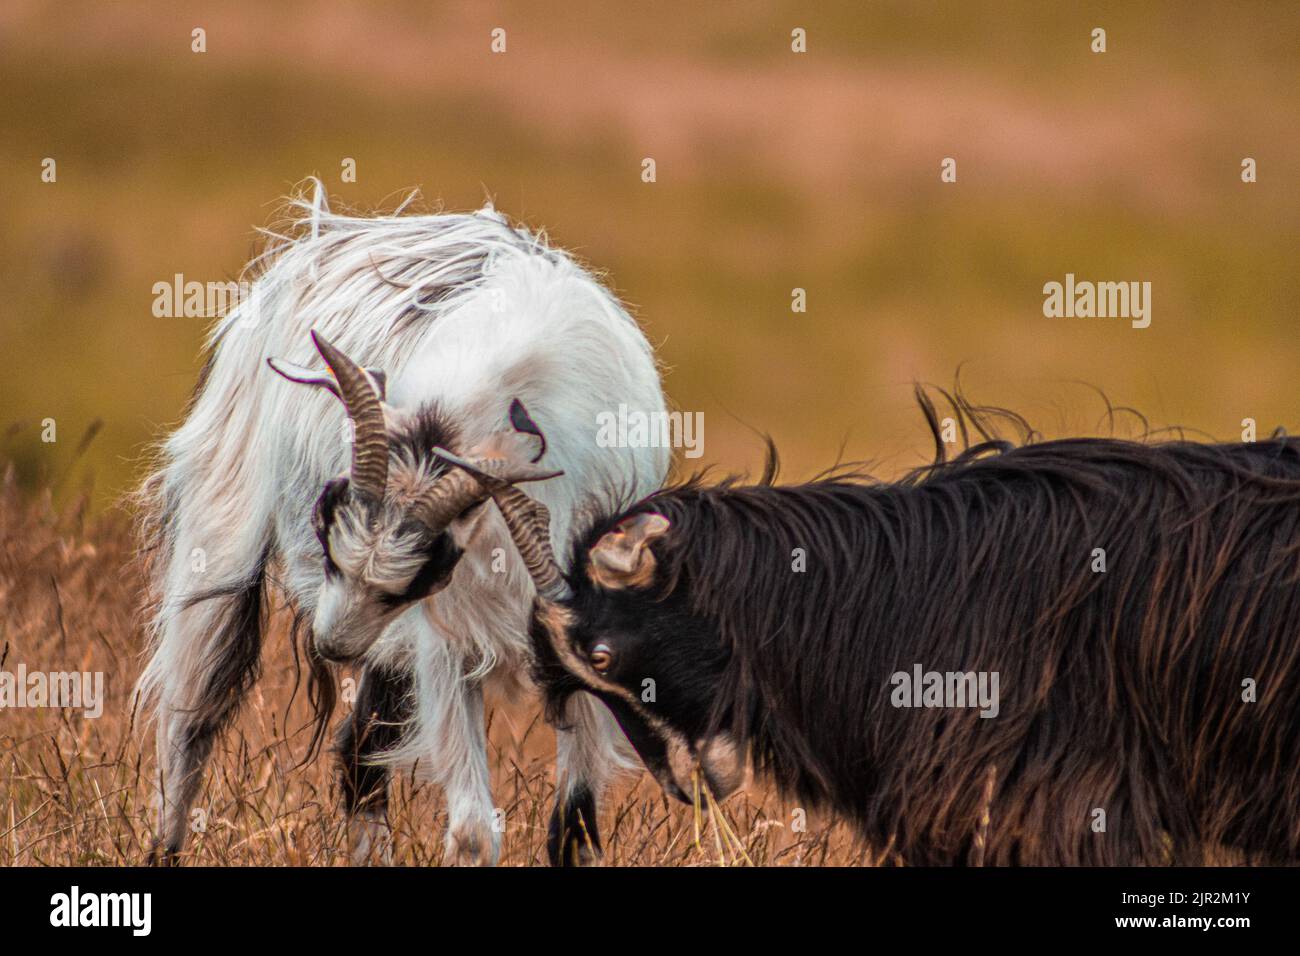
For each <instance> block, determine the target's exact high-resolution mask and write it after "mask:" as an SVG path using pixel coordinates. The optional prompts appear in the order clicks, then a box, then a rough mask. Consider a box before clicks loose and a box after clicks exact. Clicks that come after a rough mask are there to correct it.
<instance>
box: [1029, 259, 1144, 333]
mask: <svg viewBox="0 0 1300 956" xmlns="http://www.w3.org/2000/svg"><path fill="white" fill-rule="evenodd" d="M1043 315H1045V316H1047V318H1049V319H1061V318H1066V319H1074V318H1080V319H1092V318H1097V319H1132V325H1133V328H1135V329H1145V328H1146V327H1147V326H1149V325H1150V324H1151V283H1150V282H1089V281H1086V280H1084V281H1076V280H1075V278H1074V273H1073V272H1067V273H1066V274H1065V282H1055V281H1053V282H1048V283H1047V284H1046V285H1044V286H1043Z"/></svg>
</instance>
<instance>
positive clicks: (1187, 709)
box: [534, 395, 1300, 865]
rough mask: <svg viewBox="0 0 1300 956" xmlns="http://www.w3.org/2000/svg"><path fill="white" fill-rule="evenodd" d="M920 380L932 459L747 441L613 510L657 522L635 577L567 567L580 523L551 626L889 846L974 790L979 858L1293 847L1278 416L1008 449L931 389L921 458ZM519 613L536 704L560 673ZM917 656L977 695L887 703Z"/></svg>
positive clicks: (1291, 617)
mask: <svg viewBox="0 0 1300 956" xmlns="http://www.w3.org/2000/svg"><path fill="white" fill-rule="evenodd" d="M920 400H921V405H922V409H923V411H924V413H925V415H926V418H927V421H928V423H929V425H930V428H931V431H932V432H933V434H934V437H935V442H936V448H937V449H938V450H939V453H938V454H937V455H936V461H935V463H934V464H932V465H930V466H927V467H925V468H922V469H919V470H917V471H916V472H914V473H912V474H910V475H908V476H907V477H905V478H904V479H902V480H901V481H898V482H895V483H888V484H885V483H876V482H873V481H872V480H870V479H869V478H866V477H865V476H862V475H858V474H851V473H840V474H832V475H829V476H827V477H825V478H823V479H821V480H816V481H813V482H811V483H808V484H802V485H791V486H779V485H775V484H774V483H773V480H774V478H775V472H776V461H775V456H774V454H773V455H772V457H771V459H770V462H769V468H768V471H767V473H766V474H765V475H764V480H763V481H762V482H760V483H759V484H757V485H749V486H742V485H740V484H738V483H736V482H735V481H734V480H732V481H727V482H723V483H721V484H714V485H707V484H705V483H703V482H701V481H699V480H691V481H688V482H687V483H685V484H682V485H679V486H676V487H672V488H669V489H667V490H665V491H662V492H660V493H658V494H656V495H654V496H653V497H652V498H650V499H648V500H647V501H645V502H643V503H641V504H639V505H637V506H635V507H634V508H632V509H631V511H630V512H628V513H635V512H638V511H655V512H659V513H661V514H663V515H665V516H667V517H668V518H669V519H670V521H671V522H672V527H671V529H670V531H669V532H668V534H667V535H666V536H665V537H663V538H661V539H659V540H657V541H656V542H655V543H654V545H653V547H652V550H653V553H654V554H655V557H656V559H657V571H656V577H655V581H654V583H653V585H652V586H651V587H650V588H649V589H645V590H631V591H628V590H624V591H610V590H604V589H602V588H599V587H597V586H595V585H594V584H593V583H592V582H591V581H590V580H589V579H588V577H587V575H586V573H585V567H586V560H587V551H588V549H589V548H590V547H591V546H592V545H593V544H594V543H595V542H596V541H597V540H598V539H599V537H600V535H601V534H602V533H603V532H604V531H605V530H607V529H608V528H610V527H612V526H613V524H615V523H616V522H617V521H618V520H620V519H621V518H622V517H624V515H617V516H611V517H610V518H609V519H607V520H603V521H601V522H599V523H598V524H597V526H596V527H594V528H593V529H592V531H591V533H590V534H589V535H588V536H587V537H586V539H585V540H584V541H583V542H582V543H581V544H580V545H579V547H578V548H577V549H576V551H575V554H574V561H573V564H572V567H573V568H575V569H577V570H576V571H575V573H574V574H573V575H572V576H571V578H570V585H571V586H572V587H573V589H574V591H575V594H574V596H573V598H572V601H571V602H570V606H571V609H572V610H573V611H574V612H575V614H576V617H577V624H576V626H575V628H574V629H573V631H572V637H573V638H574V640H576V642H577V644H578V645H579V650H580V651H583V652H585V651H589V650H590V648H591V647H592V645H593V644H594V643H596V642H597V641H598V640H599V641H602V642H604V643H606V644H608V645H609V646H610V647H611V649H612V651H613V656H614V662H613V665H612V666H611V668H610V670H609V672H608V673H609V676H611V677H612V678H613V679H615V680H616V681H617V682H619V683H620V684H621V685H623V686H624V687H626V688H628V689H629V690H633V691H635V692H637V693H639V692H640V688H641V686H642V681H643V679H644V678H646V677H652V678H654V679H655V681H656V687H657V700H656V702H655V703H654V704H652V705H649V706H651V707H653V708H654V712H655V713H656V714H657V715H659V716H660V717H662V718H664V719H665V720H667V721H668V723H669V724H670V725H672V726H673V727H675V728H676V729H678V730H680V731H682V732H684V733H685V734H686V735H687V737H688V738H689V739H692V740H695V739H698V738H700V737H702V736H706V735H707V734H709V733H711V732H713V731H715V730H719V729H721V730H726V731H729V732H730V733H732V734H734V735H735V736H736V737H738V738H739V740H740V741H741V742H742V744H743V746H744V749H745V750H746V751H747V752H748V754H749V755H750V757H751V758H752V760H753V762H754V764H755V766H756V767H757V768H758V769H759V770H760V771H765V772H767V773H768V774H770V776H771V777H772V779H774V780H775V782H776V783H777V784H778V786H779V787H780V789H781V790H782V791H783V792H784V793H786V794H788V795H789V796H791V797H793V798H795V799H798V800H799V801H801V802H802V803H804V805H809V804H812V805H818V804H819V805H822V806H825V807H827V808H829V809H831V810H833V811H836V812H838V813H840V814H842V815H843V816H845V817H846V818H848V819H850V820H852V821H853V822H854V823H855V824H856V825H857V826H858V827H859V828H860V830H861V832H862V833H863V835H864V836H865V837H866V838H867V839H868V841H869V842H871V843H872V844H873V845H874V846H875V847H877V848H881V849H883V848H891V849H892V850H893V851H895V852H896V853H897V854H898V855H899V856H901V858H902V859H903V860H904V861H905V862H907V863H909V864H914V865H915V864H952V863H963V862H967V861H969V860H970V859H971V858H972V855H971V854H972V847H973V844H974V843H975V838H976V836H977V834H978V833H980V832H981V828H980V827H979V821H980V819H981V817H982V816H983V815H984V812H985V811H986V810H987V813H988V820H989V823H988V826H987V832H986V834H984V836H986V846H985V847H984V848H983V850H982V854H981V855H979V856H977V857H976V858H978V859H982V860H983V861H984V862H987V863H989V864H1067V865H1070V864H1139V863H1143V864H1151V863H1201V862H1205V861H1206V860H1207V859H1208V858H1211V856H1212V855H1213V854H1217V853H1220V852H1221V848H1223V847H1229V848H1234V849H1235V850H1236V851H1239V856H1240V857H1241V858H1243V859H1245V860H1249V861H1271V862H1277V861H1284V862H1297V861H1300V708H1298V707H1297V703H1296V702H1297V700H1300V440H1296V439H1285V438H1280V437H1279V438H1274V439H1272V440H1268V441H1261V442H1258V443H1250V444H1197V443H1191V442H1187V441H1181V440H1179V441H1164V442H1158V443H1157V442H1132V441H1122V440H1115V439H1072V440H1064V441H1044V442H1041V443H1033V442H1032V441H1029V442H1027V443H1025V444H1021V445H1018V446H1016V445H1011V444H1010V443H1006V442H1001V441H997V440H994V439H993V438H992V430H991V428H990V426H989V417H988V416H987V415H985V414H982V413H981V412H980V411H979V410H975V409H972V408H971V407H970V406H968V405H967V404H966V403H964V402H963V401H961V400H960V399H958V400H955V401H954V402H953V405H954V412H955V413H956V415H957V417H958V418H959V419H960V420H961V421H962V423H963V424H962V427H963V430H965V428H966V426H967V424H969V425H970V426H972V427H973V428H974V429H975V430H976V431H977V432H979V433H980V434H981V436H982V437H983V438H984V439H985V440H984V441H982V442H981V443H980V444H977V445H975V446H973V447H969V448H968V449H967V450H966V451H965V452H963V453H962V454H961V455H960V456H959V457H957V458H956V459H955V460H953V461H945V460H943V459H944V455H943V449H944V444H943V442H942V441H941V440H940V428H939V420H938V415H937V414H936V412H935V410H934V408H933V406H932V405H931V403H930V402H929V400H928V399H927V398H925V396H923V395H921V396H920ZM1031 435H1032V433H1031ZM1097 548H1101V549H1104V551H1105V562H1106V565H1105V566H1106V570H1105V571H1104V572H1100V571H1094V569H1093V568H1094V560H1095V558H1094V549H1097ZM797 549H801V550H802V552H803V553H804V554H806V560H807V568H806V570H805V571H797V570H793V569H792V568H793V562H794V561H795V557H796V551H797ZM534 635H535V638H537V640H536V641H535V643H536V644H537V651H538V657H539V664H538V677H539V679H540V680H541V681H542V682H543V683H544V685H545V686H547V688H548V691H549V698H550V699H549V704H550V712H551V714H552V715H554V714H555V713H557V712H558V708H559V707H560V706H562V704H563V698H564V697H565V696H566V695H567V694H568V693H570V692H571V691H572V690H573V689H575V688H576V687H577V686H580V685H578V684H576V683H575V682H574V681H573V680H572V678H571V676H570V675H567V674H564V673H562V670H561V669H560V668H559V664H558V662H557V661H555V659H554V658H553V656H551V655H550V654H549V653H548V651H547V649H546V647H545V646H544V643H545V642H544V639H542V635H541V632H540V630H539V629H538V628H535V629H534ZM915 664H921V665H922V666H923V667H924V669H925V670H927V671H940V672H946V671H963V672H966V671H975V672H979V671H983V672H993V671H996V672H998V674H999V675H1000V698H1001V699H1000V712H999V714H998V715H997V716H996V717H995V718H991V719H985V718H981V717H980V716H979V714H978V712H977V709H976V708H970V709H954V708H949V709H944V708H934V709H925V708H913V709H906V708H900V707H896V706H893V705H892V704H891V691H892V690H893V687H892V685H891V683H890V676H891V675H892V674H894V673H895V672H898V671H910V670H911V669H912V667H913V666H914V665H915ZM1249 682H1253V684H1254V686H1255V688H1256V690H1255V693H1256V695H1257V699H1256V700H1254V701H1253V702H1249V701H1247V700H1245V699H1244V697H1245V696H1248V695H1247V694H1246V690H1245V688H1246V687H1247V686H1249ZM628 719H636V718H635V716H634V715H633V716H632V717H631V718H629V716H628V713H627V712H626V709H625V713H624V715H623V717H622V718H621V720H622V721H624V723H625V726H626V721H627V720H628ZM636 732H637V733H638V734H639V735H644V734H646V733H649V732H650V731H649V728H647V727H646V726H644V725H643V726H641V727H639V728H636ZM629 736H632V734H631V733H630V734H629ZM990 779H991V781H992V786H991V788H990V787H989V783H990ZM986 804H987V806H986ZM1098 809H1100V810H1103V811H1104V812H1105V830H1104V832H1097V831H1096V830H1095V829H1094V823H1095V821H1097V820H1098V819H1099V818H1098V817H1097V815H1096V814H1095V811H1096V810H1098ZM981 842H982V841H981Z"/></svg>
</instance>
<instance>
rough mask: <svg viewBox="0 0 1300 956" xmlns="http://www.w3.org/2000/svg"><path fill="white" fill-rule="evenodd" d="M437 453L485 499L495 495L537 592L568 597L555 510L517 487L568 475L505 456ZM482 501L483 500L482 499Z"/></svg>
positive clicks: (555, 597)
mask: <svg viewBox="0 0 1300 956" xmlns="http://www.w3.org/2000/svg"><path fill="white" fill-rule="evenodd" d="M433 453H434V454H435V455H437V456H438V457H439V458H442V459H444V460H446V461H448V462H450V463H451V464H453V465H456V466H457V467H458V468H461V469H463V470H462V472H461V474H464V475H465V476H466V477H469V478H471V480H473V481H474V483H475V484H476V485H478V486H479V488H480V492H479V493H480V495H482V497H483V498H486V497H488V496H491V498H492V500H493V501H495V502H496V503H497V508H499V509H500V510H501V516H502V517H503V518H505V521H506V527H507V528H508V529H509V530H510V537H511V539H512V540H513V541H514V543H515V547H516V548H517V549H518V550H519V556H520V557H521V558H523V560H524V566H525V567H526V568H527V569H528V574H529V576H530V577H531V578H532V579H533V583H534V584H536V585H537V593H538V594H539V595H540V596H541V597H543V598H545V599H547V600H549V601H557V600H560V599H561V598H563V597H565V595H566V593H567V588H566V585H565V583H564V575H563V574H561V573H560V566H559V563H558V562H557V561H556V560H555V552H554V551H553V550H552V548H551V513H550V511H549V509H547V507H546V505H544V504H542V503H541V502H540V501H538V500H537V499H535V498H531V497H529V496H528V495H526V494H524V493H523V492H522V491H520V490H519V489H518V488H516V487H515V483H516V482H520V481H541V480H543V479H545V478H555V477H557V476H559V475H562V474H564V472H562V471H548V470H547V469H544V468H539V467H538V466H536V465H518V464H512V463H510V462H507V461H504V460H502V459H495V458H494V459H479V460H476V461H469V460H467V459H465V458H461V457H460V456H458V455H453V454H452V453H451V452H449V451H447V450H446V449H445V448H434V449H433ZM480 500H481V499H480Z"/></svg>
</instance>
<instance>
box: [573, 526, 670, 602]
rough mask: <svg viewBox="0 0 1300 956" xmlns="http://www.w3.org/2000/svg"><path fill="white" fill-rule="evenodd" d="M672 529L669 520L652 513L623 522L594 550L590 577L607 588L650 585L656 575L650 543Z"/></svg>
mask: <svg viewBox="0 0 1300 956" xmlns="http://www.w3.org/2000/svg"><path fill="white" fill-rule="evenodd" d="M669 527H671V522H669V520H668V519H667V518H665V517H664V516H663V515H661V514H654V513H653V512H645V513H642V514H638V515H633V516H632V517H630V518H625V519H624V520H623V521H620V522H619V523H618V526H617V527H615V528H614V530H613V531H609V532H606V534H605V535H604V537H602V538H601V539H600V540H599V541H598V542H596V546H595V547H594V548H592V549H591V554H590V558H591V563H590V565H589V566H588V568H587V575H588V577H590V578H591V580H592V581H593V582H594V583H596V584H599V585H600V586H602V587H606V588H626V587H646V586H648V585H649V584H650V582H651V581H653V580H654V574H655V556H654V552H652V551H651V550H650V547H649V546H650V542H652V541H654V540H655V539H656V538H660V537H663V536H664V535H665V534H667V533H668V529H669Z"/></svg>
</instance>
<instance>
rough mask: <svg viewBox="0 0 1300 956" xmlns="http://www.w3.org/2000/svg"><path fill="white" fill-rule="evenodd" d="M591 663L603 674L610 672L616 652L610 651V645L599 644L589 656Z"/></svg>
mask: <svg viewBox="0 0 1300 956" xmlns="http://www.w3.org/2000/svg"><path fill="white" fill-rule="evenodd" d="M587 659H588V660H589V661H591V666H592V667H593V668H595V669H596V670H598V671H600V672H601V673H602V674H603V673H605V671H607V670H609V665H610V664H612V663H614V652H613V651H611V650H610V649H609V645H608V644H597V645H596V646H595V647H593V648H592V649H591V653H590V654H588V655H587Z"/></svg>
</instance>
